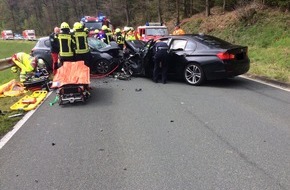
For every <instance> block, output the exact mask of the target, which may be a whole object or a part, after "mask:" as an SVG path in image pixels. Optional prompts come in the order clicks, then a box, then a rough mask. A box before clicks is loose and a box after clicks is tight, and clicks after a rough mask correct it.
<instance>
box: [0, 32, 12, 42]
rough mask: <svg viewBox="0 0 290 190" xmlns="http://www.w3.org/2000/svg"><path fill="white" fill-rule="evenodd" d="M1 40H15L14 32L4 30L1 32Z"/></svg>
mask: <svg viewBox="0 0 290 190" xmlns="http://www.w3.org/2000/svg"><path fill="white" fill-rule="evenodd" d="M1 38H2V39H3V40H13V39H14V37H13V33H12V30H3V31H2V32H1Z"/></svg>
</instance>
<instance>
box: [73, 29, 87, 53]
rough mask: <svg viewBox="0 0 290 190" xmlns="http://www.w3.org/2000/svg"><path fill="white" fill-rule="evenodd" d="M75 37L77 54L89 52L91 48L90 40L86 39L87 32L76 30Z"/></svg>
mask: <svg viewBox="0 0 290 190" xmlns="http://www.w3.org/2000/svg"><path fill="white" fill-rule="evenodd" d="M74 37H75V43H76V49H75V52H76V54H83V53H88V52H89V51H90V50H89V46H88V42H87V39H86V38H87V33H86V32H75V33H74Z"/></svg>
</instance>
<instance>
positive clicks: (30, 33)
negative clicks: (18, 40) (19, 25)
mask: <svg viewBox="0 0 290 190" xmlns="http://www.w3.org/2000/svg"><path fill="white" fill-rule="evenodd" d="M22 36H23V38H24V39H25V40H36V36H35V31H34V30H24V31H23V32H22Z"/></svg>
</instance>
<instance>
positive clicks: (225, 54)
mask: <svg viewBox="0 0 290 190" xmlns="http://www.w3.org/2000/svg"><path fill="white" fill-rule="evenodd" d="M217 56H218V58H220V59H221V60H230V59H235V55H234V54H230V53H228V52H221V53H218V54H217Z"/></svg>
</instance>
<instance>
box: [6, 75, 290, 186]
mask: <svg viewBox="0 0 290 190" xmlns="http://www.w3.org/2000/svg"><path fill="white" fill-rule="evenodd" d="M91 86H92V88H93V90H92V91H91V94H92V97H91V98H90V99H89V100H88V102H87V103H86V104H82V103H80V104H72V105H66V106H58V105H54V106H51V107H50V106H49V102H51V101H52V100H53V99H54V97H55V93H52V95H51V96H50V97H48V99H47V100H46V101H45V102H44V103H43V104H42V105H41V107H40V108H39V109H38V110H37V111H36V112H35V113H34V114H33V115H32V116H31V117H30V118H29V119H28V121H27V122H26V123H25V124H24V125H23V126H22V127H21V128H20V129H19V131H18V132H17V133H16V134H15V135H14V136H13V137H12V138H11V139H10V141H9V142H8V143H7V144H6V145H5V146H4V147H3V148H2V149H1V150H0V189H1V190H33V189H39V190H46V189H48V190H50V189H59V190H72V189H80V190H86V189H92V190H138V189H140V190H171V189H172V190H193V189H194V190H217V189H226V190H242V189H245V190H250V189H257V190H265V189H269V190H280V189H281V190H288V189H290V93H289V92H287V91H283V90H280V89H276V88H273V87H270V86H266V85H264V84H259V83H256V82H253V81H249V80H246V79H243V78H239V77H237V78H235V79H230V80H221V81H213V82H209V83H207V84H205V85H204V86H201V87H193V86H189V85H187V84H185V83H183V82H180V81H175V80H169V83H168V84H166V85H163V84H160V83H158V84H155V83H153V82H152V81H151V80H149V79H146V78H133V79H132V80H130V81H122V80H115V79H114V78H105V79H99V80H97V79H92V84H91Z"/></svg>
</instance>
